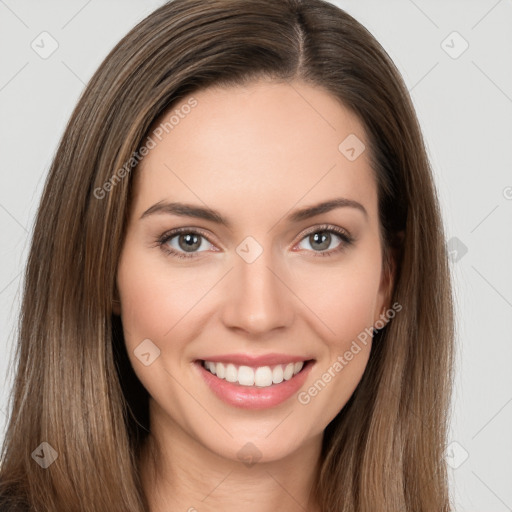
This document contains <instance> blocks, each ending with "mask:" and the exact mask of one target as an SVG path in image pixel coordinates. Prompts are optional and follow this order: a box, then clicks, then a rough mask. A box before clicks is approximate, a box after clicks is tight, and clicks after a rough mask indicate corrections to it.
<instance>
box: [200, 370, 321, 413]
mask: <svg viewBox="0 0 512 512" xmlns="http://www.w3.org/2000/svg"><path fill="white" fill-rule="evenodd" d="M313 363H314V361H308V362H307V363H305V364H304V366H303V368H302V370H301V371H300V372H299V373H297V374H296V375H294V376H293V377H292V378H291V379H290V380H284V381H283V382H281V383H279V384H273V385H272V386H268V387H266V388H258V387H256V386H242V385H241V384H238V383H234V382H228V381H227V380H225V379H219V377H217V376H216V375H213V373H211V372H210V371H208V370H207V369H206V368H204V367H203V363H202V361H195V363H194V364H195V365H196V366H197V367H198V369H199V372H200V373H201V376H202V377H203V379H204V380H205V382H206V384H208V386H209V387H210V389H211V390H212V391H213V392H214V393H215V394H216V395H217V396H218V397H219V398H220V399H221V400H223V401H224V402H226V403H227V404H229V405H232V406H234V407H240V408H242V409H266V408H269V407H275V406H276V405H279V404H281V403H283V402H284V401H286V400H288V398H290V397H291V396H292V395H293V394H295V393H297V392H298V391H299V389H300V388H301V386H302V385H303V384H304V381H305V380H306V378H307V376H308V374H309V372H310V370H311V367H312V366H313Z"/></svg>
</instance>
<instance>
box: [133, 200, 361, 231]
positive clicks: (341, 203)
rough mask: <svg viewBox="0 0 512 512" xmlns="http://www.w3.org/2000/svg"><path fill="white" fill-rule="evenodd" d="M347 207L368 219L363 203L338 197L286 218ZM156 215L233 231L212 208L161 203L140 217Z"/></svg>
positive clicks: (298, 218) (287, 219)
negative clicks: (207, 223) (209, 222)
mask: <svg viewBox="0 0 512 512" xmlns="http://www.w3.org/2000/svg"><path fill="white" fill-rule="evenodd" d="M345 207H350V208H355V209H357V210H359V211H360V212H362V213H363V214H364V216H365V218H366V219H367V218H368V212H367V211H366V209H365V207H364V206H363V205H362V204H361V203H358V202H357V201H354V200H352V199H347V198H344V197H338V198H336V199H331V200H329V201H324V202H322V203H318V204H315V205H313V206H307V207H305V208H301V209H300V210H296V211H294V212H293V213H291V214H290V215H288V216H287V217H286V221H287V222H290V223H294V222H295V223H297V222H300V221H302V220H306V219H309V218H311V217H315V216H316V215H320V214H322V213H327V212H330V211H331V210H334V209H336V208H345ZM156 213H165V214H169V215H178V216H180V217H196V218H198V219H204V220H209V221H211V222H215V223H216V224H221V225H223V226H225V227H227V228H228V229H231V222H229V221H228V220H227V219H226V218H224V217H223V216H222V215H221V214H220V213H219V212H217V211H216V210H212V209H211V208H208V207H202V206H196V205H192V204H186V203H178V202H167V201H160V202H158V203H156V204H154V205H153V206H151V207H150V208H148V209H147V210H146V211H145V212H144V213H143V214H142V215H141V216H140V219H143V218H145V217H148V216H150V215H154V214H156Z"/></svg>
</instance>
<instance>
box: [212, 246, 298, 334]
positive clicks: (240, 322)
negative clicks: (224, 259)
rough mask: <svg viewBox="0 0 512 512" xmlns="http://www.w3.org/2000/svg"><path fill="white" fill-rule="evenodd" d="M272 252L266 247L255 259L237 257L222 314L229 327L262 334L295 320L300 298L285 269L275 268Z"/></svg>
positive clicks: (228, 283)
mask: <svg viewBox="0 0 512 512" xmlns="http://www.w3.org/2000/svg"><path fill="white" fill-rule="evenodd" d="M270 253H271V251H263V253H262V254H261V255H260V256H259V257H258V258H257V259H256V260H255V261H253V262H252V263H248V262H246V261H244V260H243V259H242V258H238V257H237V259H235V266H234V268H233V270H232V271H231V272H230V273H229V276H228V279H226V280H225V281H226V282H225V286H226V294H225V297H226V300H225V302H224V305H223V310H222V315H221V316H222V320H223V322H224V324H225V325H226V327H227V328H230V329H239V330H242V331H244V332H245V333H246V334H248V335H253V336H255V335H258V336H261V335H264V334H266V333H267V332H271V331H274V330H276V329H282V328H285V327H288V326H290V325H291V323H292V322H293V317H294V305H295V301H296V300H297V299H296V298H295V297H294V295H293V293H292V291H290V289H289V285H288V286H287V283H286V281H287V279H286V276H285V275H283V272H282V271H281V272H279V271H277V270H276V269H274V267H275V266H276V265H275V264H273V263H275V262H273V261H272V258H271V254H270Z"/></svg>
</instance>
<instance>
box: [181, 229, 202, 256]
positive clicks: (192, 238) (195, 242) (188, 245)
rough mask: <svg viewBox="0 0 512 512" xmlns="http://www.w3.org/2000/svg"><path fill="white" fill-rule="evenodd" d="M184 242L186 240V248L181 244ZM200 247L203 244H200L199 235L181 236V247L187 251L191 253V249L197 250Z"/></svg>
mask: <svg viewBox="0 0 512 512" xmlns="http://www.w3.org/2000/svg"><path fill="white" fill-rule="evenodd" d="M182 240H185V244H184V246H183V245H182V244H181V241H182ZM190 242H191V243H190ZM200 245H201V243H200V242H199V237H198V236H197V235H194V234H192V233H189V234H187V235H181V236H180V247H181V248H182V249H184V250H186V251H189V250H190V249H197V248H199V246H200ZM189 252H190V251H189Z"/></svg>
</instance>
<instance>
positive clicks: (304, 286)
mask: <svg viewBox="0 0 512 512" xmlns="http://www.w3.org/2000/svg"><path fill="white" fill-rule="evenodd" d="M186 105H189V107H186ZM184 106H185V107H184ZM173 113H174V115H175V117H174V118H172V121H170V122H169V123H168V124H167V126H166V127H164V128H160V129H159V130H157V131H156V132H155V133H156V135H155V134H154V135H152V140H153V142H150V143H149V144H148V148H149V147H151V149H149V153H148V154H147V155H146V156H145V157H144V159H143V161H142V164H141V165H140V166H139V168H138V169H137V171H136V172H137V177H136V182H135V194H134V201H133V204H132V210H131V217H130V220H129V224H128V229H127V234H126V238H125V242H124V246H123V250H122V254H121V258H120V262H119V269H118V275H117V285H118V290H119V294H120V301H121V306H120V309H116V310H115V312H116V313H118V314H120V315H121V317H122V323H123V328H124V335H125V340H126V348H127V351H128V355H129V357H130V360H131V363H132V365H133V368H134V370H135V373H136V374H137V376H138V378H139V379H140V381H141V382H142V384H143V385H144V386H145V388H146V389H147V390H148V392H149V394H150V396H151V422H152V429H153V427H155V426H158V428H159V431H160V432H164V431H167V432H179V433H180V435H182V436H183V435H185V436H187V438H188V439H192V440H193V441H194V444H196V445H199V446H202V447H204V448H207V449H208V450H210V452H213V453H215V454H217V455H220V456H222V457H225V458H229V459H234V460H236V459H241V458H242V457H246V456H248V457H249V458H250V457H251V456H252V455H254V456H256V455H255V454H257V457H258V458H260V457H261V458H260V461H262V462H263V461H270V460H277V459H279V458H282V457H284V456H286V455H287V454H291V453H292V452H294V451H295V450H297V449H299V448H301V446H305V445H306V443H308V442H311V441H313V440H315V439H316V440H318V438H319V437H320V436H321V434H322V431H323V430H324V428H325V427H326V426H327V424H328V423H329V422H330V421H331V420H332V419H333V418H334V417H335V416H336V414H337V413H338V412H339V411H340V409H342V408H343V406H344V405H345V404H346V402H347V400H348V399H349V398H350V396H351V395H352V393H353V392H354V390H355V388H356V386H357V384H358V383H359V381H360V379H361V377H362V374H363V371H364V369H365V366H366V364H367V361H368V356H369V352H370V348H371V336H368V332H371V329H370V328H371V326H373V325H374V324H375V323H376V321H377V320H379V318H381V314H382V313H383V311H384V310H385V309H386V308H387V307H389V290H390V282H391V281H390V277H389V276H388V275H387V273H385V272H384V271H383V267H382V263H381V254H382V253H381V251H382V247H381V244H380V238H379V222H378V210H377V188H376V183H375V181H374V177H373V174H372V171H371V168H370V164H369V155H368V151H367V150H365V149H364V146H363V144H364V145H366V144H367V142H366V138H365V133H364V131H363V127H362V125H361V123H360V122H359V121H358V119H357V117H355V116H354V115H353V114H352V113H351V112H349V111H348V110H347V109H345V108H344V107H343V106H342V105H341V104H340V103H339V102H338V101H337V100H336V99H334V98H333V97H332V96H330V95H329V94H328V93H326V92H325V91H323V90H321V89H319V88H315V87H312V86H309V85H305V84H303V83H299V82H293V83H292V84H291V85H289V84H278V83H270V82H258V83H253V84H252V85H250V86H247V87H243V88H242V87H240V88H238V87H237V88H229V89H221V88H211V89H208V90H203V91H201V92H198V93H196V94H194V95H193V98H192V99H191V98H184V99H183V100H182V101H181V102H180V103H179V104H177V105H176V106H175V107H173ZM170 115H171V113H170V114H169V115H166V116H165V118H163V119H162V122H163V123H165V122H166V121H168V120H169V116H170ZM347 137H348V139H347ZM159 139H161V140H159ZM341 198H344V199H345V200H349V201H353V202H354V203H353V204H348V205H345V206H338V207H333V208H324V209H322V208H318V210H317V211H316V212H315V211H314V210H313V211H312V212H310V214H306V213H300V212H302V211H303V210H309V209H310V208H312V207H315V206H317V205H320V204H322V203H326V202H331V201H336V200H340V199H341ZM171 203H172V204H174V206H173V207H171V206H165V205H168V204H171ZM177 203H180V204H183V205H186V207H185V206H178V205H176V204H177ZM356 203H357V204H356ZM354 204H355V206H354ZM155 205H158V206H155ZM212 212H216V213H215V214H213V213H212ZM219 219H222V220H223V221H224V222H219ZM177 229H181V230H182V231H181V233H173V232H172V231H173V230H177ZM331 230H334V231H331ZM335 230H340V234H339V233H337V232H336V231H335ZM346 237H348V238H346ZM347 240H348V241H347ZM365 332H366V336H364V335H363V336H362V333H365ZM358 336H359V338H358ZM362 339H365V340H366V344H365V343H362V342H361V340H362ZM358 340H359V341H358ZM354 341H356V342H357V346H358V347H359V349H356V348H355V346H354V343H353V342H354ZM258 358H260V359H258ZM202 361H210V362H213V363H223V364H222V366H221V365H220V364H216V365H208V366H211V369H212V370H213V371H214V372H215V373H216V374H217V375H214V374H213V373H212V372H211V371H210V370H208V369H206V368H204V367H203V365H202ZM300 362H304V364H303V367H302V370H301V371H299V373H297V374H296V375H295V376H293V377H291V373H293V372H294V371H296V370H298V369H299V368H300V367H301V364H300ZM292 363H293V364H292ZM295 363H298V364H295ZM340 367H341V368H340ZM220 377H223V378H220ZM290 377H291V378H290ZM254 379H255V380H256V382H255V383H253V384H252V385H251V382H253V381H254ZM230 381H231V382H230ZM239 381H240V382H239ZM280 381H281V382H280ZM271 383H272V384H271ZM247 443H252V444H251V445H248V444H247ZM244 450H245V451H246V452H247V453H245V452H244ZM251 450H252V451H254V453H249V452H250V451H251Z"/></svg>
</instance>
